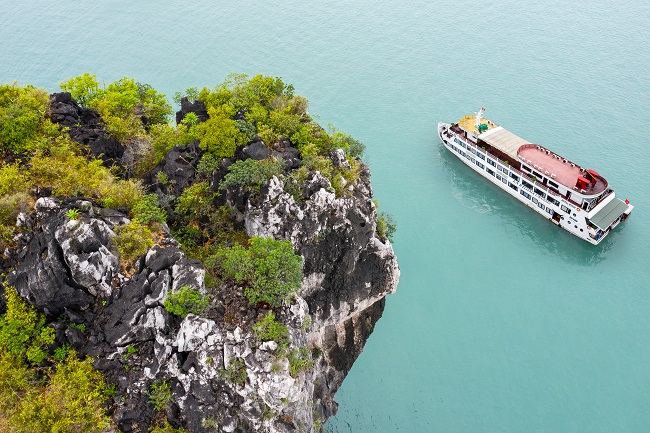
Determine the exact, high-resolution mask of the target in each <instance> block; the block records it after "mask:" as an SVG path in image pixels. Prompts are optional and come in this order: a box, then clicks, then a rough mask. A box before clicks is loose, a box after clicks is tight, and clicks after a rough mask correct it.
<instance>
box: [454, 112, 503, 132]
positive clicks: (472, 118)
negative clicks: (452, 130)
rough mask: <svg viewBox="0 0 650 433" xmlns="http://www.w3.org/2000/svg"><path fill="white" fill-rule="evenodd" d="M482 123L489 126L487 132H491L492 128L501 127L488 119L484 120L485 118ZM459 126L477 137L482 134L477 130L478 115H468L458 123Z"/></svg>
mask: <svg viewBox="0 0 650 433" xmlns="http://www.w3.org/2000/svg"><path fill="white" fill-rule="evenodd" d="M481 123H483V124H485V125H487V128H488V129H487V131H489V130H490V129H492V128H496V127H497V126H499V125H497V124H496V123H493V122H491V121H489V120H488V119H484V118H483V119H481ZM458 126H460V127H461V128H463V129H464V130H465V131H467V132H469V133H471V134H472V135H474V136H475V137H478V135H479V134H480V132H479V131H478V129H477V128H476V114H468V115H467V116H465V117H463V118H462V119H460V121H459V122H458ZM483 132H485V131H483Z"/></svg>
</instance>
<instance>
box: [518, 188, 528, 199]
mask: <svg viewBox="0 0 650 433" xmlns="http://www.w3.org/2000/svg"><path fill="white" fill-rule="evenodd" d="M519 194H521V195H523V196H524V197H526V198H527V199H528V200H530V194H528V193H527V192H526V191H524V190H523V189H522V190H521V191H519Z"/></svg>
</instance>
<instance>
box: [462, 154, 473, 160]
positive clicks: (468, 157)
mask: <svg viewBox="0 0 650 433" xmlns="http://www.w3.org/2000/svg"><path fill="white" fill-rule="evenodd" d="M463 156H464V157H465V158H467V159H470V158H471V156H469V153H463Z"/></svg>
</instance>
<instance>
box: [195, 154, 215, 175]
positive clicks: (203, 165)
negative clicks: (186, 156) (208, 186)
mask: <svg viewBox="0 0 650 433" xmlns="http://www.w3.org/2000/svg"><path fill="white" fill-rule="evenodd" d="M215 170H219V159H218V158H216V157H214V156H213V155H212V154H210V153H204V154H203V156H202V157H201V160H200V161H199V163H198V164H197V166H196V174H197V175H198V176H199V177H201V178H203V179H209V178H210V177H211V176H212V172H214V171H215Z"/></svg>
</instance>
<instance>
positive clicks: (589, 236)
mask: <svg viewBox="0 0 650 433" xmlns="http://www.w3.org/2000/svg"><path fill="white" fill-rule="evenodd" d="M484 111H485V109H484V108H481V110H480V111H479V112H478V113H475V114H474V115H468V116H465V117H463V118H462V119H460V121H459V122H458V123H454V124H448V123H439V124H438V136H439V137H440V139H441V140H442V142H443V143H444V145H445V147H446V148H447V149H449V150H450V151H451V152H452V153H453V154H455V155H456V156H457V157H458V158H459V159H460V160H461V161H463V162H464V163H465V164H466V165H467V166H469V167H470V168H471V169H473V170H474V171H476V172H477V173H479V174H481V175H482V176H483V177H485V178H486V179H488V180H489V181H490V182H492V183H493V184H495V185H497V186H498V187H499V188H501V189H502V190H504V191H505V192H507V193H508V194H510V195H512V196H513V197H515V198H516V199H517V200H519V201H521V202H522V203H524V204H525V205H527V206H528V207H530V208H531V209H533V210H534V211H535V212H537V213H539V214H540V215H542V216H543V217H544V218H547V219H549V220H551V221H552V222H553V223H555V224H557V225H558V226H560V227H562V228H563V229H565V230H567V231H568V232H570V233H571V234H574V235H576V236H578V237H579V238H581V239H584V240H586V241H588V242H590V243H592V244H594V245H596V244H599V243H600V242H602V240H603V239H604V238H605V237H606V236H607V235H608V234H609V233H610V232H611V231H612V230H613V229H614V228H615V227H616V226H618V225H619V224H620V223H621V222H623V221H625V220H626V219H627V218H628V217H629V216H630V212H632V209H634V206H632V205H631V204H630V203H629V201H628V200H625V201H623V200H621V199H619V198H617V197H616V194H615V192H614V190H613V189H612V188H610V186H609V184H608V182H607V181H606V180H605V178H604V177H602V176H601V175H600V174H599V173H598V172H596V171H594V170H591V169H586V168H584V167H581V166H579V165H578V164H576V163H574V162H572V161H570V160H568V159H566V158H564V157H562V156H560V155H558V154H556V153H555V152H553V151H551V150H549V149H547V148H545V147H543V146H539V145H536V144H531V143H529V142H528V141H526V140H524V139H523V138H520V137H518V136H517V135H515V134H513V133H512V132H510V131H508V130H506V129H505V128H503V127H501V126H499V125H497V124H496V123H493V122H491V121H490V120H487V119H485V118H483V112H484Z"/></svg>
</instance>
